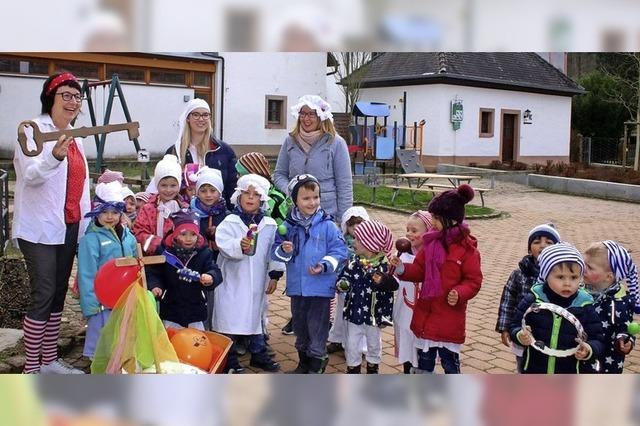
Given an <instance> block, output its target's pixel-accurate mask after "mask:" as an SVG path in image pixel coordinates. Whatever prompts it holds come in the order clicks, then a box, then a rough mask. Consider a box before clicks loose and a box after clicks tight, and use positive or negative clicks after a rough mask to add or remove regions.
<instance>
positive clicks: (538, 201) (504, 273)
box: [245, 181, 640, 373]
mask: <svg viewBox="0 0 640 426" xmlns="http://www.w3.org/2000/svg"><path fill="white" fill-rule="evenodd" d="M477 185H478V186H479V187H484V188H488V187H489V186H488V185H489V182H483V181H480V182H479V183H478V184H477ZM479 201H480V200H474V201H472V203H474V204H475V203H477V204H479ZM487 205H488V206H489V207H492V208H495V209H498V210H501V211H504V212H508V216H507V217H501V218H496V219H487V220H473V221H470V226H471V230H472V233H473V234H474V235H475V236H476V237H477V238H478V241H479V249H480V253H481V256H482V271H483V274H484V282H483V284H482V289H481V290H480V293H479V294H478V295H477V296H476V297H475V298H474V299H472V300H471V301H470V303H469V307H468V310H467V340H466V342H465V344H464V345H463V349H462V355H461V364H462V371H463V372H464V373H481V372H486V373H511V372H514V371H515V358H514V356H513V355H512V353H511V351H510V350H509V349H508V348H506V347H505V346H503V345H502V344H501V343H500V338H499V335H498V333H496V332H495V331H494V330H495V323H496V319H497V312H498V305H499V302H500V295H501V293H502V288H503V286H504V284H505V282H506V280H507V278H508V277H509V274H510V273H511V271H513V269H515V268H516V267H517V264H518V262H519V260H520V259H521V258H522V256H524V255H525V254H526V245H527V235H528V233H529V230H530V229H531V228H533V227H534V226H536V225H538V224H540V223H546V222H553V223H555V224H556V226H557V228H558V230H559V231H560V233H561V235H562V238H563V239H564V240H566V241H569V242H571V243H572V244H574V245H575V246H576V247H577V248H578V249H579V250H581V251H583V250H585V249H586V248H587V247H588V246H589V244H590V243H591V242H594V241H600V240H604V239H612V240H616V241H618V242H620V243H621V244H623V245H624V246H625V247H626V248H627V249H629V250H630V251H631V253H632V256H633V257H634V260H635V261H636V263H638V264H640V255H639V253H640V218H639V217H638V213H639V212H640V205H637V204H632V203H624V202H617V201H606V200H600V199H590V198H584V197H574V196H568V195H559V194H552V193H547V192H543V191H540V190H536V189H532V188H529V187H526V186H521V185H516V184H512V183H503V182H496V188H495V190H494V191H492V192H490V193H488V194H487ZM369 212H370V214H371V215H372V216H373V218H374V219H376V220H380V221H382V222H384V223H385V224H387V225H388V226H389V227H390V228H391V230H392V231H393V232H394V236H395V237H396V238H397V237H398V236H401V235H403V234H404V224H405V221H406V216H405V215H402V214H398V213H393V212H388V211H383V210H372V209H369ZM270 318H271V321H272V324H271V325H270V327H269V329H270V330H271V341H270V343H271V346H272V347H273V348H274V349H275V350H276V352H277V355H276V359H277V360H278V361H279V362H280V363H281V364H282V366H283V369H284V370H288V369H292V368H294V367H295V364H296V360H297V353H296V351H295V348H294V346H293V343H294V339H295V337H294V336H284V335H282V334H281V333H280V328H281V327H282V326H283V325H284V324H285V323H286V321H287V320H288V318H289V305H288V299H287V298H285V297H275V298H273V299H272V302H271V313H270ZM383 342H384V343H383V352H384V354H383V365H381V367H380V372H381V373H399V372H401V371H402V368H401V366H399V365H397V363H396V361H395V358H394V357H393V330H392V329H389V328H387V329H383ZM245 360H246V364H248V359H245ZM438 368H439V367H438ZM345 370H346V364H345V360H344V357H343V356H342V354H332V355H331V356H330V363H329V367H328V368H327V372H329V373H336V372H344V371H345ZM625 371H627V372H630V373H637V372H640V350H638V349H635V350H634V351H633V352H632V353H631V354H630V356H628V357H627V363H626V368H625Z"/></svg>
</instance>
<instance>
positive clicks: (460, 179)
mask: <svg viewBox="0 0 640 426" xmlns="http://www.w3.org/2000/svg"><path fill="white" fill-rule="evenodd" d="M386 178H391V179H393V181H394V184H393V185H388V184H386V183H385V182H384V181H385V179H386ZM378 179H382V181H379V180H378ZM438 179H446V180H448V181H449V182H448V183H446V184H445V183H434V182H433V180H438ZM474 179H479V176H470V175H446V174H439V173H404V174H376V175H370V176H367V180H366V181H365V184H366V185H368V186H371V187H372V189H373V193H372V195H373V200H372V201H373V202H375V199H376V187H384V188H389V189H391V190H393V195H392V196H391V205H395V200H396V197H397V196H398V194H399V192H400V190H403V189H404V190H408V191H409V192H410V193H411V200H412V201H413V202H415V201H416V198H415V195H416V192H430V193H432V194H433V195H434V196H435V195H436V194H438V193H441V192H445V191H447V190H449V189H454V188H457V187H458V186H460V184H461V183H465V182H466V183H467V184H470V183H471V181H472V180H474ZM401 180H406V181H407V184H406V185H402V184H401V183H400V181H401ZM412 182H413V183H415V184H416V185H415V186H414V185H412ZM473 189H474V191H475V192H477V193H478V194H479V195H480V201H481V202H482V206H483V207H484V193H485V192H487V191H490V189H485V188H475V187H474V188H473Z"/></svg>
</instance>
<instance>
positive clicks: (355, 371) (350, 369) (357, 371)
mask: <svg viewBox="0 0 640 426" xmlns="http://www.w3.org/2000/svg"><path fill="white" fill-rule="evenodd" d="M360 372H361V366H359V365H356V366H355V367H347V374H360Z"/></svg>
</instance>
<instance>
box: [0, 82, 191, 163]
mask: <svg viewBox="0 0 640 426" xmlns="http://www.w3.org/2000/svg"><path fill="white" fill-rule="evenodd" d="M44 81H45V78H44V77H22V76H20V77H13V76H0V117H2V124H1V125H0V153H1V154H2V156H3V157H6V158H11V157H13V150H14V149H15V146H16V144H17V142H16V139H17V128H18V124H19V123H20V122H21V121H24V120H29V119H31V118H34V117H37V116H38V115H40V108H41V104H40V92H41V91H42V84H43V83H44ZM122 90H123V93H124V96H125V99H126V102H127V106H128V108H129V113H130V114H131V119H132V120H133V121H138V122H139V123H140V137H139V138H138V141H139V143H140V146H141V148H146V149H147V150H148V151H149V152H150V153H151V154H152V155H156V156H157V155H160V154H161V153H163V152H164V151H165V150H166V149H167V148H168V147H169V146H170V145H171V144H172V143H174V142H175V140H176V137H177V134H178V117H179V116H180V114H181V113H182V110H183V108H184V105H185V96H187V97H188V99H192V98H193V90H192V89H189V88H174V87H166V86H148V85H141V84H126V83H122ZM108 94H109V92H108V88H106V89H105V90H103V89H102V88H97V89H95V90H94V91H93V92H92V98H93V105H94V111H95V113H96V120H97V124H98V125H102V123H103V119H104V112H105V109H106V105H107V97H108ZM188 99H187V100H188ZM81 111H82V112H81V114H80V115H79V116H78V119H77V120H76V124H75V127H82V126H91V118H90V115H89V108H88V105H87V101H86V100H85V101H83V104H82V109H81ZM124 122H125V118H124V113H123V111H122V107H121V105H120V101H119V99H118V98H115V99H114V103H113V108H112V113H111V119H110V120H109V123H110V124H117V123H124ZM126 135H127V133H126V132H117V133H110V134H109V135H107V139H106V144H105V151H104V155H105V158H113V157H122V158H129V159H135V158H136V151H135V148H134V145H133V142H132V141H129V139H128V138H127V136H126ZM84 147H85V149H86V152H87V156H88V157H89V158H95V155H96V146H95V142H94V138H93V137H92V136H90V137H88V138H86V139H85V142H84Z"/></svg>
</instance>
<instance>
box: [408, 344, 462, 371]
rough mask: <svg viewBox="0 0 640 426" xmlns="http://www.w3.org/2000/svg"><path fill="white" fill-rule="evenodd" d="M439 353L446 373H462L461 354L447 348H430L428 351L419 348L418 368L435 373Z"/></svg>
mask: <svg viewBox="0 0 640 426" xmlns="http://www.w3.org/2000/svg"><path fill="white" fill-rule="evenodd" d="M437 355H440V362H441V364H442V369H443V370H444V372H445V373H446V374H460V354H458V353H456V352H453V351H450V350H449V349H447V348H430V349H429V350H428V351H427V352H424V351H423V350H421V349H418V368H419V369H420V370H424V371H427V372H429V373H433V370H434V369H435V368H436V356H437Z"/></svg>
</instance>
